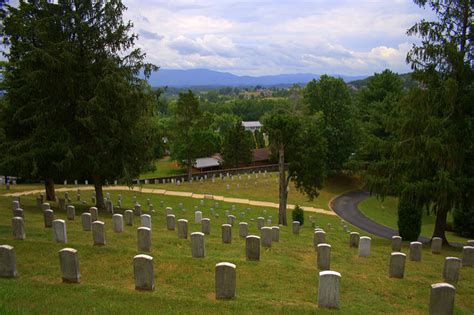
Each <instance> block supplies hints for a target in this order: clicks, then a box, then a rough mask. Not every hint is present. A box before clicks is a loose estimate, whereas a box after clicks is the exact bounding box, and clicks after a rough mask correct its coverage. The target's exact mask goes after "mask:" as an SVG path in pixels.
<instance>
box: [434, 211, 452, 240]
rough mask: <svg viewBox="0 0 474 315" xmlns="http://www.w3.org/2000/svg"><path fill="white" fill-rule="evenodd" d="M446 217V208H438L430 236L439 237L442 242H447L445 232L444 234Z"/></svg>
mask: <svg viewBox="0 0 474 315" xmlns="http://www.w3.org/2000/svg"><path fill="white" fill-rule="evenodd" d="M447 217H448V209H445V208H441V209H438V212H437V213H436V223H435V229H434V232H433V236H432V237H441V239H442V240H443V243H444V244H449V243H448V240H447V239H446V234H445V232H446V221H447Z"/></svg>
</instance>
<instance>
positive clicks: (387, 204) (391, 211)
mask: <svg viewBox="0 0 474 315" xmlns="http://www.w3.org/2000/svg"><path fill="white" fill-rule="evenodd" d="M397 207H398V198H394V197H387V198H385V199H384V200H383V201H382V200H381V199H377V197H369V198H367V199H365V200H364V201H362V202H361V203H360V204H359V209H360V210H361V211H362V212H363V213H364V214H365V215H366V216H367V217H369V218H371V219H372V220H374V221H376V222H378V223H380V224H383V225H385V226H388V227H391V228H394V229H396V230H398V225H397V222H398V214H397ZM435 221H436V216H435V215H434V214H431V215H429V214H427V213H426V211H425V210H424V211H423V218H422V226H421V235H423V236H426V237H431V236H432V235H433V231H434V227H435ZM452 221H453V219H452V214H451V213H448V222H452ZM446 237H447V239H448V241H450V242H458V243H465V242H466V240H467V238H465V237H462V236H460V235H458V234H456V233H455V232H450V231H446Z"/></svg>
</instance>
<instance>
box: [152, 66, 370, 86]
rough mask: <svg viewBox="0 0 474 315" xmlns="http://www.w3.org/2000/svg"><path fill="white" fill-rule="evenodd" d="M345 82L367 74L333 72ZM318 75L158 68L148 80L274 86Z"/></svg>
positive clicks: (303, 81)
mask: <svg viewBox="0 0 474 315" xmlns="http://www.w3.org/2000/svg"><path fill="white" fill-rule="evenodd" d="M332 76H335V77H339V78H342V79H343V80H344V81H346V82H350V81H354V80H360V79H365V78H366V77H367V76H346V75H337V74H333V75H332ZM319 77H320V75H318V74H312V73H296V74H279V75H265V76H255V77H254V76H238V75H235V74H232V73H228V72H219V71H213V70H207V69H191V70H171V69H160V70H159V71H158V72H155V73H153V74H152V75H151V77H150V79H149V82H150V85H151V86H153V87H160V86H169V87H188V86H189V87H191V86H193V87H197V86H256V85H261V86H275V85H291V84H296V83H301V84H306V83H308V82H309V81H311V80H312V79H318V78H319Z"/></svg>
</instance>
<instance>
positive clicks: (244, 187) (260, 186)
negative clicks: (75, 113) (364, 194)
mask: <svg viewBox="0 0 474 315" xmlns="http://www.w3.org/2000/svg"><path fill="white" fill-rule="evenodd" d="M223 174H225V172H223ZM257 176H258V178H257ZM227 185H229V186H230V189H229V190H227ZM144 187H155V188H159V189H166V190H175V191H187V192H193V193H197V194H210V195H218V196H225V197H230V198H244V199H251V200H258V201H270V202H276V203H278V176H277V173H268V174H266V175H264V174H263V173H262V174H251V175H250V179H248V175H242V176H241V179H240V180H239V179H238V176H234V180H230V179H229V178H227V177H224V180H221V179H220V178H219V177H216V179H215V182H214V183H213V182H212V180H211V179H210V178H209V179H207V180H204V181H203V182H202V183H201V182H199V181H194V182H193V183H192V184H190V183H188V182H183V183H181V185H179V186H178V185H176V184H172V183H169V184H158V185H151V184H150V185H144ZM358 187H359V183H358V181H357V180H356V179H354V178H353V177H349V176H345V175H339V176H335V177H330V178H329V179H327V181H326V183H325V186H324V189H323V190H321V192H320V194H319V196H318V197H317V198H315V199H314V200H312V201H311V200H308V197H306V196H305V195H303V194H302V193H300V192H299V191H298V190H297V189H296V188H295V185H294V184H293V182H291V183H290V191H289V193H288V203H290V204H299V205H302V206H312V207H316V208H323V209H328V203H329V201H330V200H331V198H333V197H334V196H336V195H338V194H341V193H343V192H346V191H348V190H353V189H357V188H358Z"/></svg>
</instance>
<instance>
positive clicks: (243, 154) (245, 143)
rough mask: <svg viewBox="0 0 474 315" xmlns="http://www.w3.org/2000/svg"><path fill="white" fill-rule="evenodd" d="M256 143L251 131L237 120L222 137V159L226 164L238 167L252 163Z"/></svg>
mask: <svg viewBox="0 0 474 315" xmlns="http://www.w3.org/2000/svg"><path fill="white" fill-rule="evenodd" d="M254 146H255V143H254V140H253V135H252V132H251V131H247V130H245V127H244V126H243V125H242V121H241V120H236V121H234V122H233V123H232V125H231V126H229V128H227V130H226V131H225V132H224V134H223V135H222V146H221V147H222V149H221V153H222V158H223V159H224V164H225V165H227V166H231V167H238V166H239V164H241V163H242V164H249V163H250V162H252V149H253V148H254Z"/></svg>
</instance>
